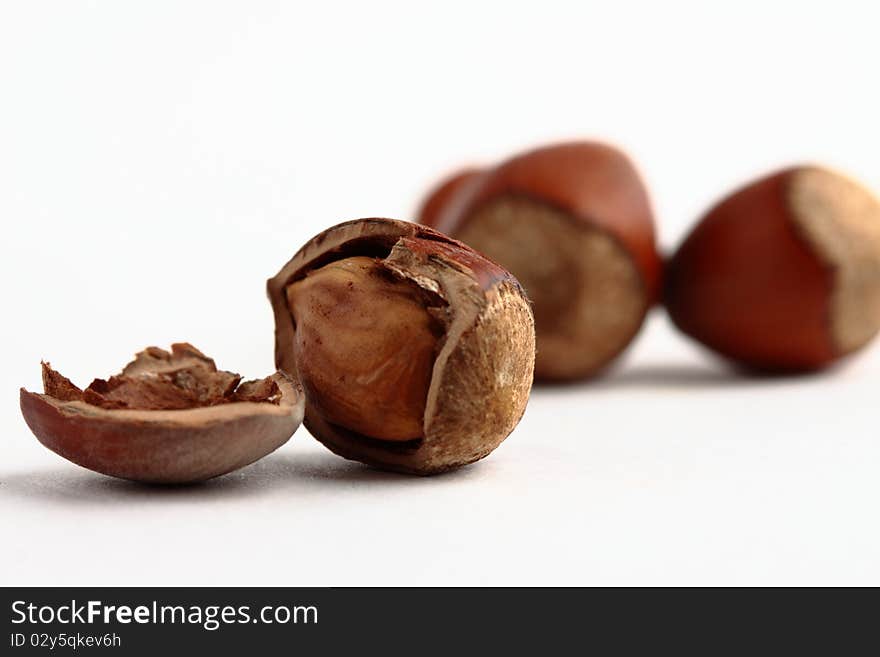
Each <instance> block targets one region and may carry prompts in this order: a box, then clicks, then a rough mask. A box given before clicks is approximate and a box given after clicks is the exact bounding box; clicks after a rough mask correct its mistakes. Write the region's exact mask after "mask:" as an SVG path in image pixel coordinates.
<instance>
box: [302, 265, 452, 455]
mask: <svg viewBox="0 0 880 657" xmlns="http://www.w3.org/2000/svg"><path fill="white" fill-rule="evenodd" d="M425 296H426V295H425V294H424V293H423V292H422V291H421V290H420V288H418V287H417V286H416V285H414V284H412V283H411V282H409V281H406V280H402V279H395V278H394V277H392V276H389V275H388V273H387V270H386V269H385V268H384V267H383V265H382V264H381V262H380V261H379V259H378V258H368V257H364V256H357V257H353V258H346V259H343V260H336V261H333V262H331V263H329V264H328V265H325V266H324V267H322V268H320V269H316V270H313V271H311V272H310V273H309V274H308V275H307V276H306V277H305V278H302V279H300V280H298V281H296V282H295V283H292V284H291V285H289V286H288V287H287V301H288V306H289V308H290V311H291V314H292V315H293V318H294V321H295V323H296V325H297V331H296V341H295V344H294V349H295V351H296V353H295V355H294V356H295V359H296V363H297V367H298V369H299V375H300V380H301V381H302V383H303V384H304V385H305V387H306V388H307V394H308V397H309V403H310V404H311V405H312V406H313V407H314V408H315V410H316V411H317V412H320V414H321V415H322V416H323V417H324V418H326V419H327V420H328V421H332V422H333V423H334V424H339V425H342V426H346V427H349V428H350V429H356V430H357V431H358V433H362V434H364V435H367V436H372V437H374V438H378V439H382V440H411V439H414V438H420V437H421V436H422V424H423V422H424V416H425V400H426V398H427V394H428V388H429V386H430V383H431V370H432V368H433V366H434V359H435V358H436V356H437V354H436V347H437V341H438V337H439V335H440V328H439V322H438V321H437V320H436V319H434V318H433V317H431V314H430V312H429V310H428V306H426V303H425V302H426V299H425ZM377 308H378V309H381V310H380V311H379V312H376V310H377ZM438 310H439V309H438ZM342 372H344V373H342ZM340 379H344V385H340V383H341V381H340Z"/></svg>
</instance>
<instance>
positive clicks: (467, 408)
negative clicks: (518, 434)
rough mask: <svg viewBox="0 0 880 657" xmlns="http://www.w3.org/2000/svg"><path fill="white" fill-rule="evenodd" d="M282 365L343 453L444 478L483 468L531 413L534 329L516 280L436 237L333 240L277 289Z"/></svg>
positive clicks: (359, 233)
mask: <svg viewBox="0 0 880 657" xmlns="http://www.w3.org/2000/svg"><path fill="white" fill-rule="evenodd" d="M268 293H269V298H270V300H271V302H272V306H273V309H274V312H275V324H276V341H275V359H276V365H277V367H278V368H279V369H280V370H283V371H287V372H290V373H296V375H297V376H298V378H299V380H300V381H301V382H302V385H303V388H304V390H305V393H306V400H307V401H306V411H305V420H304V422H305V424H306V426H307V428H308V429H309V431H310V432H311V433H312V434H313V435H314V436H315V437H316V438H317V439H318V440H320V441H321V442H322V443H324V444H325V445H326V446H327V447H329V448H330V449H331V450H333V451H334V452H336V453H338V454H340V455H342V456H344V457H346V458H350V459H355V460H359V461H363V462H365V463H369V464H372V465H375V466H379V467H383V468H388V469H392V470H398V471H403V472H412V473H418V474H430V473H435V472H440V471H443V470H448V469H450V468H453V467H456V466H459V465H464V464H466V463H470V462H472V461H476V460H478V459H480V458H483V457H484V456H486V455H487V454H489V452H491V451H492V450H493V449H495V448H496V447H497V446H498V445H499V444H500V443H501V441H502V440H504V438H505V437H507V435H508V434H509V433H510V432H511V431H512V430H513V428H514V427H515V426H516V424H517V422H518V421H519V419H520V417H521V416H522V413H523V411H524V410H525V406H526V401H527V399H528V395H529V390H530V388H531V381H532V373H533V364H534V324H533V320H532V314H531V310H530V307H529V304H528V301H527V299H526V298H525V296H524V294H523V292H522V290H521V288H520V287H519V284H518V283H517V282H516V279H515V278H513V276H511V275H510V274H509V273H508V272H507V271H505V270H504V269H502V268H501V267H499V266H497V265H496V264H494V263H492V262H490V261H489V260H486V259H485V258H483V257H482V256H481V255H479V254H478V253H476V252H475V251H474V250H473V249H470V248H469V247H467V246H465V245H463V244H461V243H459V242H456V241H454V240H451V239H449V238H447V237H446V236H444V235H441V234H439V233H437V232H435V231H433V230H431V229H429V228H425V227H422V226H418V225H416V224H411V223H407V222H401V221H394V220H391V219H361V220H357V221H352V222H348V223H344V224H340V225H338V226H335V227H333V228H330V229H329V230H327V231H324V232H323V233H321V234H320V235H318V236H317V237H315V238H314V239H312V240H311V241H309V242H308V243H307V244H306V245H305V246H304V247H303V248H302V249H300V250H299V252H297V254H296V255H295V256H294V257H293V259H292V260H291V261H290V262H288V263H287V264H286V265H285V266H284V267H283V268H282V269H281V271H280V272H279V273H278V274H277V275H276V276H275V277H274V278H272V279H270V280H269V282H268Z"/></svg>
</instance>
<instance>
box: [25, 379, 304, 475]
mask: <svg viewBox="0 0 880 657" xmlns="http://www.w3.org/2000/svg"><path fill="white" fill-rule="evenodd" d="M270 378H271V379H272V380H273V381H274V382H275V383H276V385H277V386H278V389H279V391H280V392H281V398H280V400H279V403H278V404H273V403H267V402H248V401H241V402H232V403H228V404H222V405H219V406H207V407H200V408H192V409H185V410H130V409H104V408H100V407H97V406H93V405H91V404H88V403H86V402H83V401H64V400H61V399H57V398H55V397H52V396H49V395H46V394H38V393H34V392H29V391H27V390H25V389H24V388H22V389H21V391H20V404H21V412H22V415H23V416H24V419H25V421H26V422H27V425H28V427H30V429H31V431H33V433H34V435H35V436H36V437H37V439H38V440H39V441H40V442H41V443H42V444H43V445H45V446H46V447H48V448H49V449H50V450H52V451H53V452H55V453H56V454H58V455H59V456H63V457H64V458H66V459H67V460H69V461H72V462H73V463H76V464H77V465H81V466H83V467H84V468H88V469H89V470H94V471H95V472H100V473H102V474H105V475H109V476H111V477H119V478H121V479H130V480H132V481H140V482H145V483H156V484H183V483H194V482H199V481H204V480H206V479H211V478H212V477H217V476H219V475H222V474H226V473H228V472H232V471H233V470H237V469H239V468H242V467H244V466H246V465H248V464H250V463H253V462H254V461H257V460H258V459H260V458H262V457H264V456H266V455H267V454H269V453H271V452H273V451H274V450H276V449H277V448H278V447H280V446H281V445H283V444H284V443H286V442H287V441H288V439H289V438H290V437H291V436H292V435H293V433H294V432H295V431H296V429H297V428H298V427H299V425H300V423H301V422H302V417H303V412H304V403H305V397H304V395H303V394H302V388H301V387H300V386H299V384H298V383H296V382H295V381H294V380H292V379H291V378H290V377H289V376H287V375H286V374H284V373H282V372H278V373H276V374H274V375H272V376H271V377H270Z"/></svg>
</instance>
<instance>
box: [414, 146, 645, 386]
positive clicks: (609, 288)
mask: <svg viewBox="0 0 880 657" xmlns="http://www.w3.org/2000/svg"><path fill="white" fill-rule="evenodd" d="M451 182H454V180H453V181H451ZM440 191H443V188H442V187H441V189H440ZM440 201H442V202H443V207H441V208H439V209H432V214H429V218H430V220H431V221H432V222H433V225H434V226H435V227H436V228H437V229H438V230H440V231H442V232H444V233H447V234H449V235H452V236H453V237H456V238H460V239H462V240H463V241H465V242H467V243H468V244H470V245H471V246H474V247H475V248H477V249H478V250H480V251H482V252H484V253H486V254H487V255H488V256H489V257H492V258H494V259H495V260H497V261H498V262H500V263H501V264H502V265H504V266H505V267H508V268H509V269H510V271H511V272H512V273H513V274H514V275H516V276H517V277H518V278H519V279H520V281H521V282H522V283H523V285H524V286H525V288H526V291H527V292H528V293H529V295H530V296H531V297H532V300H533V301H534V303H535V307H534V310H535V318H536V322H537V334H538V354H537V362H536V366H535V377H536V378H537V379H539V380H561V381H564V380H573V379H580V378H586V377H589V376H592V375H595V374H596V373H598V372H599V371H601V370H602V369H603V368H605V367H606V366H607V365H608V364H609V363H611V362H612V361H613V360H614V359H615V358H616V357H617V356H618V355H619V354H620V352H622V351H623V350H624V349H625V348H626V347H627V346H628V345H629V344H630V342H631V341H632V339H633V338H634V337H635V335H636V334H637V333H638V331H639V329H640V328H641V325H642V323H643V321H644V318H645V316H646V315H647V313H648V311H649V310H650V308H651V306H652V305H653V303H654V302H655V301H656V299H657V296H658V293H659V288H660V276H661V270H662V262H661V258H660V256H659V254H658V252H657V248H656V239H655V229H654V219H653V213H652V210H651V207H650V202H649V199H648V195H647V191H646V189H645V186H644V184H643V183H642V181H641V179H640V177H639V174H638V172H637V171H636V169H635V167H634V166H633V164H632V163H631V162H630V160H629V159H628V158H627V157H626V156H625V155H624V154H623V153H621V152H620V151H619V150H617V149H615V148H613V147H610V146H607V145H605V144H600V143H595V142H576V143H566V144H559V145H554V146H549V147H545V148H539V149H537V150H533V151H530V152H527V153H524V154H521V155H518V156H515V157H513V158H512V159H510V160H507V161H506V162H503V163H501V164H500V165H498V166H497V167H495V168H493V169H489V170H486V171H484V172H481V173H471V174H470V175H469V176H468V177H467V178H466V179H465V180H464V182H460V183H459V184H457V185H452V189H451V190H450V191H448V192H447V193H445V194H441V195H440V198H439V200H434V201H433V202H434V204H435V205H438V204H439V203H440ZM542 244H543V245H544V246H542ZM554 280H555V281H556V283H557V284H554ZM566 289H567V290H568V291H569V296H570V300H569V303H567V304H566V303H560V302H558V300H556V301H554V300H549V301H546V300H545V297H548V296H559V295H561V294H564V293H565V292H564V290H566Z"/></svg>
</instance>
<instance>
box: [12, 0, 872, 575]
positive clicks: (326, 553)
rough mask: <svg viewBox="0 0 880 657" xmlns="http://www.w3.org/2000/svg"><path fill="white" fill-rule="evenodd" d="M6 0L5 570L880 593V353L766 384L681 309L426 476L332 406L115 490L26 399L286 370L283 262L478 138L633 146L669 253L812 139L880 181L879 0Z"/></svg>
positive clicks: (395, 205) (474, 147) (465, 153)
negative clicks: (279, 289) (337, 447)
mask: <svg viewBox="0 0 880 657" xmlns="http://www.w3.org/2000/svg"><path fill="white" fill-rule="evenodd" d="M523 4H524V5H526V4H527V5H528V7H529V8H528V9H524V8H521V7H519V6H518V5H517V4H516V3H513V2H491V3H490V2H476V1H474V0H470V1H467V2H461V3H459V2H452V1H451V0H445V1H444V2H438V3H433V4H426V3H417V2H377V1H375V0H373V1H371V2H358V3H355V2H352V3H350V4H343V3H335V2H321V3H317V2H316V3H311V2H310V3H294V2H291V3H275V2H253V1H250V2H239V3H226V2H217V1H213V2H204V3H194V2H190V3H180V2H155V1H154V2H138V3H134V2H120V1H108V2H89V3H86V2H67V1H65V2H57V3H47V2H37V1H31V2H8V3H4V4H3V6H2V7H3V8H2V9H0V222H2V226H3V239H2V240H0V244H2V247H0V248H2V259H0V267H2V271H0V275H2V281H3V297H2V304H3V312H2V316H3V320H2V322H0V330H2V338H3V343H4V345H5V346H4V356H3V361H4V362H3V368H2V381H3V388H2V393H3V394H2V425H0V428H2V432H0V445H2V447H0V450H2V452H0V514H2V516H0V519H2V523H3V537H2V540H0V575H2V580H0V583H2V584H114V585H127V584H131V585H134V584H153V585H159V584H181V585H187V584H263V585H268V584H278V585H297V584H300V585H342V584H349V585H358V584H875V585H876V584H880V561H878V554H880V529H878V522H877V513H878V512H877V508H878V502H880V475H878V472H880V435H878V431H877V412H878V409H877V400H878V390H880V348H877V347H876V346H875V348H873V349H872V350H870V351H869V352H868V353H865V354H863V355H862V357H861V358H859V359H857V360H854V361H852V362H851V363H848V364H847V365H846V366H845V367H843V368H839V369H837V370H835V371H834V372H832V373H829V374H828V375H825V376H820V377H815V378H803V379H795V380H757V381H756V380H748V379H742V378H737V377H736V376H735V375H733V374H731V373H730V372H728V371H727V370H725V369H724V368H723V366H721V365H720V364H719V363H717V362H716V361H714V360H713V359H712V358H710V357H708V356H707V355H706V354H704V353H703V352H701V351H700V350H698V349H697V348H696V347H695V346H693V345H691V344H690V343H688V342H686V341H685V340H684V339H682V338H680V337H679V336H678V335H676V334H675V333H674V332H673V330H672V329H671V328H670V326H669V324H668V322H667V321H666V320H665V318H663V317H662V315H660V314H659V313H657V314H656V316H655V317H653V318H652V320H651V321H650V322H649V324H648V325H647V327H646V329H645V330H644V331H643V333H642V335H641V337H640V339H639V340H638V342H637V344H636V345H635V347H634V348H633V349H632V350H630V352H629V353H628V355H627V357H626V358H625V359H624V361H623V362H622V363H621V364H620V366H619V367H618V368H617V369H616V370H615V371H614V372H612V373H611V374H610V375H609V376H607V377H606V378H604V379H602V380H599V381H596V382H594V383H590V384H584V385H575V386H571V387H566V388H555V389H538V390H536V391H535V392H534V394H533V397H532V400H531V402H530V405H529V409H528V411H527V413H526V416H525V418H524V420H523V421H522V423H521V424H520V426H519V427H518V429H517V430H516V431H515V432H514V434H513V435H512V436H511V437H510V439H509V440H508V441H507V442H506V443H505V444H504V445H503V446H502V447H501V448H499V449H498V450H497V451H496V452H495V453H494V454H493V455H492V456H491V457H490V458H488V459H486V460H485V461H483V462H482V463H480V464H477V465H475V466H471V467H468V468H464V469H462V470H460V471H458V472H456V473H453V474H450V475H446V476H441V477H436V478H432V479H419V478H408V477H403V476H397V475H391V474H385V473H381V472H377V471H374V470H371V469H368V468H366V467H364V466H361V465H359V464H356V463H349V462H346V461H344V460H342V459H340V458H338V457H336V456H334V455H332V454H330V453H329V452H327V451H326V450H324V449H323V448H322V447H321V446H320V445H319V444H318V443H316V442H315V441H314V440H313V439H312V438H310V437H309V435H308V433H307V432H306V431H305V430H304V429H302V430H300V431H299V432H298V433H297V434H296V435H295V437H294V438H293V440H292V441H291V442H290V443H288V444H287V445H286V446H284V447H283V448H281V449H280V450H279V451H278V452H276V453H275V454H273V455H272V456H270V457H268V458H266V459H264V460H263V461H261V462H260V463H258V464H256V465H254V466H252V467H250V468H247V469H245V470H242V471H240V472H239V473H236V474H233V475H230V476H226V477H223V478H220V479H218V480H215V481H212V482H209V483H207V484H205V485H201V486H197V487H192V488H184V489H156V488H149V487H144V486H139V485H135V484H130V483H127V482H121V481H116V480H112V479H109V478H106V477H103V476H101V475H97V474H93V473H91V472H87V471H85V470H83V469H81V468H79V467H77V466H74V465H72V464H70V463H67V462H65V461H63V460H62V459H61V458H60V457H58V456H56V455H54V454H52V453H50V452H48V451H47V450H45V449H44V448H43V447H42V446H40V445H39V444H38V443H37V441H36V440H35V439H34V438H33V436H32V435H31V434H30V432H29V431H28V429H27V427H26V426H25V424H24V422H23V420H22V419H21V416H20V413H19V411H18V402H17V398H18V387H19V386H22V385H24V386H27V387H28V388H30V389H39V385H40V384H39V381H40V376H39V361H40V359H41V358H45V359H48V360H51V361H52V363H53V364H54V365H55V366H56V367H58V368H59V369H60V370H61V371H62V372H64V373H65V374H67V375H68V376H70V377H71V378H72V379H73V380H74V381H76V382H78V383H80V384H86V383H88V381H90V380H91V378H92V377H94V376H104V375H108V374H110V373H112V372H114V371H117V369H118V367H119V366H121V365H122V364H124V363H125V362H127V360H128V359H129V357H130V356H131V355H132V353H133V352H134V351H135V350H138V349H140V348H142V347H143V346H146V345H149V344H156V345H160V346H167V345H168V344H169V343H170V342H172V341H177V340H188V341H191V342H193V343H194V344H196V345H197V346H198V347H200V348H201V349H203V350H204V351H206V352H207V353H208V354H210V355H212V356H214V357H215V358H216V359H217V360H218V363H219V364H220V366H221V367H225V368H228V369H232V370H235V371H239V372H242V373H243V374H245V375H246V376H250V377H254V376H262V375H264V374H266V373H268V372H269V371H271V370H272V369H273V363H272V348H273V325H272V318H271V314H270V310H269V304H268V302H267V301H266V299H265V295H264V281H265V279H266V278H267V277H269V276H270V275H273V274H274V273H275V272H276V270H277V269H278V268H279V267H280V266H281V265H282V264H283V263H284V262H285V261H286V260H287V259H288V258H289V257H290V256H291V255H292V254H293V253H294V251H295V250H296V249H297V248H298V247H299V246H300V244H301V243H302V242H304V241H305V240H306V239H308V238H309V237H311V236H312V235H313V234H315V233H316V232H318V231H319V230H321V229H323V228H325V227H327V226H328V225H330V224H333V223H337V222H339V221H342V220H346V219H351V218H356V217H362V216H376V215H379V216H392V217H399V218H409V217H411V216H412V213H413V209H414V207H415V205H416V203H417V201H418V199H419V196H420V193H421V190H422V189H423V188H424V187H425V186H426V185H429V184H431V183H432V182H433V181H434V180H435V177H436V176H438V175H440V174H443V173H444V172H446V171H447V170H448V169H449V168H452V167H454V166H456V165H457V164H459V163H462V162H468V161H473V162H483V161H492V160H494V159H497V158H500V157H504V156H506V155H508V154H510V153H512V152H514V151H516V150H519V149H522V148H525V147H530V146H533V145H536V144H540V143H543V142H546V141H552V140H557V139H567V138H600V139H604V140H608V141H611V142H613V143H617V144H619V145H621V146H622V147H624V148H626V149H627V150H628V151H629V152H630V154H631V155H632V156H633V157H634V159H635V160H636V161H637V163H638V164H639V166H640V168H641V169H642V171H643V173H644V175H645V178H646V180H647V182H648V184H649V185H650V189H651V192H652V196H653V200H654V204H655V207H656V210H657V215H658V219H659V222H660V234H661V241H662V244H663V246H664V247H666V248H672V247H674V245H675V244H676V243H677V241H678V240H679V239H680V238H681V237H682V235H683V234H684V233H685V231H686V230H687V228H688V227H689V226H690V225H691V224H692V222H693V221H694V220H695V218H696V217H697V216H698V215H699V213H700V212H701V211H702V210H703V209H704V208H705V207H706V206H707V205H708V204H709V203H711V202H712V201H713V200H714V199H716V198H717V197H718V196H719V195H720V194H723V193H725V192H726V191H727V190H729V189H731V188H732V187H733V186H736V185H739V184H741V183H742V182H744V181H746V180H747V179H749V178H751V177H753V176H755V175H757V174H759V173H762V172H765V171H767V170H770V169H773V168H775V167H778V166H782V165H784V164H788V163H792V162H798V161H804V160H810V161H818V162H823V163H826V164H830V165H833V166H836V167H839V168H841V169H843V170H845V171H848V172H849V173H851V174H853V175H854V176H856V177H858V178H861V179H862V180H863V181H865V182H866V183H867V184H869V185H871V186H873V187H874V188H875V189H877V188H880V132H878V117H880V84H878V79H880V78H878V75H880V74H878V70H880V69H878V64H880V40H878V38H877V27H878V24H880V9H878V8H877V5H876V3H869V2H858V3H856V2H851V3H847V2H841V1H839V0H838V1H837V2H833V3H831V2H827V3H824V2H823V3H807V2H791V3H770V2H767V1H761V2H744V1H742V2H737V3H725V6H721V3H697V2H688V3H684V2H669V1H666V2H644V3H632V2H613V3H611V2H597V3H587V2H572V3H560V2H550V1H548V0H542V1H541V2H538V3H523Z"/></svg>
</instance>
